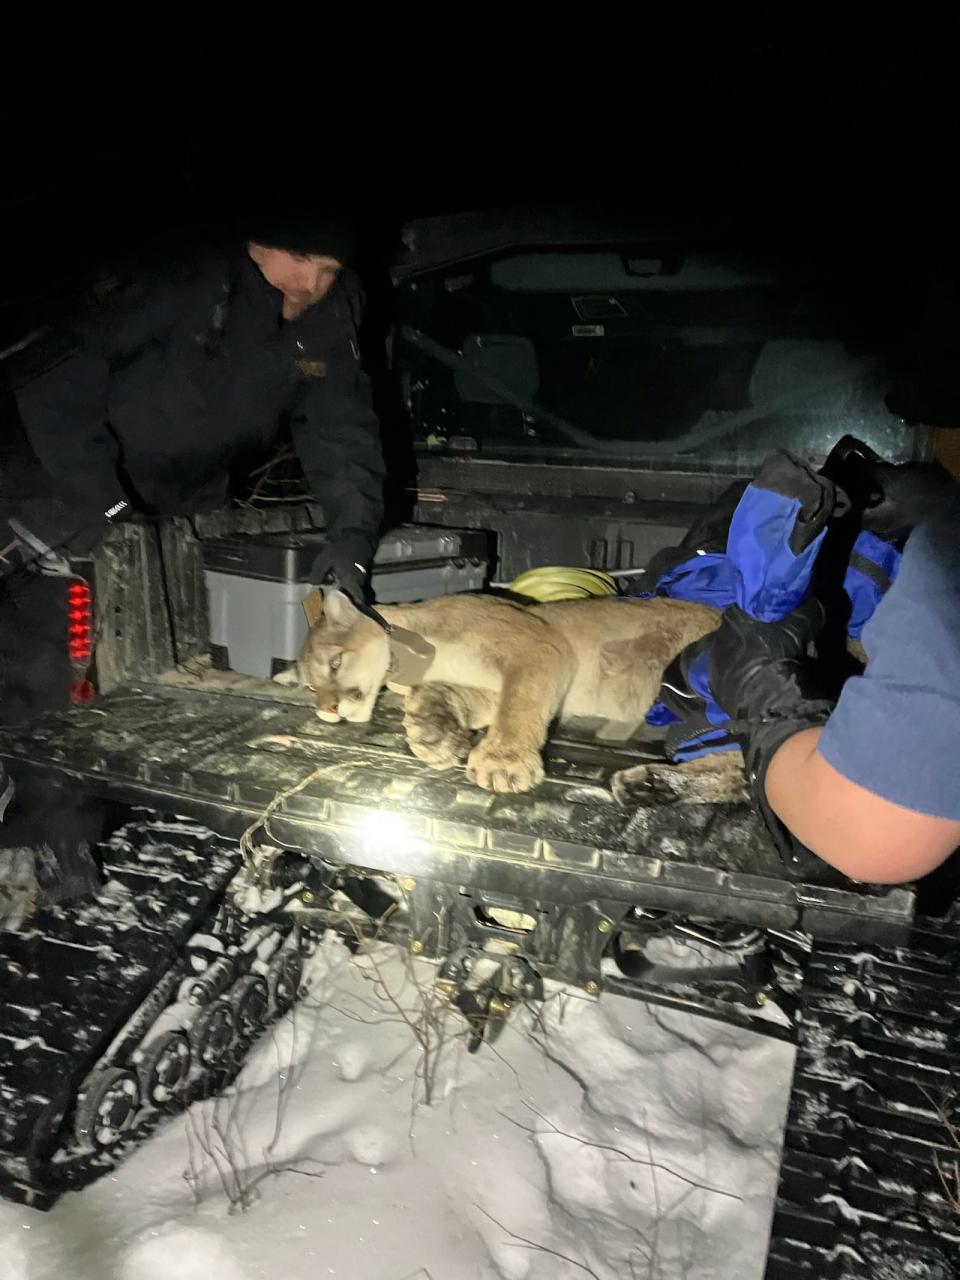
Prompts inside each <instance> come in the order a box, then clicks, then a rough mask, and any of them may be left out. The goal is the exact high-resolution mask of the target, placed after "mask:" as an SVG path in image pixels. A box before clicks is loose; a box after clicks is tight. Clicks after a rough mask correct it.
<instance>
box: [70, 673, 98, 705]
mask: <svg viewBox="0 0 960 1280" xmlns="http://www.w3.org/2000/svg"><path fill="white" fill-rule="evenodd" d="M95 696H96V695H95V691H94V688H93V685H92V684H91V683H90V681H89V680H72V681H71V682H70V701H71V702H72V703H73V705H74V706H75V707H85V706H86V705H87V704H88V703H90V702H92V701H93V699H94V697H95Z"/></svg>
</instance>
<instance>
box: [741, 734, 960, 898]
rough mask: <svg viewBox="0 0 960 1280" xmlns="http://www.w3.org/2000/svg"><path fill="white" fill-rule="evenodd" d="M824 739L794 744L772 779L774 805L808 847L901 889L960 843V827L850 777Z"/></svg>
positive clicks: (773, 765) (847, 869)
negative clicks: (832, 760) (828, 756)
mask: <svg viewBox="0 0 960 1280" xmlns="http://www.w3.org/2000/svg"><path fill="white" fill-rule="evenodd" d="M820 734H821V730H820V729H806V730H804V731H803V732H801V733H797V734H795V735H794V736H793V737H792V738H789V739H788V740H787V741H786V742H785V743H784V744H783V746H782V747H781V748H780V749H779V751H777V753H776V755H775V756H774V757H773V759H772V760H771V762H770V767H769V769H768V771H767V777H766V796H767V800H768V801H769V803H770V805H771V807H772V808H773V810H774V812H775V813H776V814H777V816H778V817H779V818H780V820H781V821H782V822H783V823H784V824H785V825H786V826H787V827H788V828H789V829H790V831H791V832H792V833H793V834H794V835H795V836H796V837H797V839H798V840H800V841H801V842H802V843H803V844H805V845H806V846H807V848H808V849H812V850H813V852H814V853H816V854H817V855H818V856H819V857H821V858H823V859H824V861H825V862H829V863H831V864H832V865H833V866H835V867H837V868H838V870H840V871H842V872H844V873H845V874H846V875H849V876H851V877H853V878H854V879H856V880H864V881H869V882H871V883H874V884H898V883H903V882H905V881H908V880H915V879H917V877H919V876H923V875H926V874H927V873H928V872H929V871H932V870H934V868H935V867H938V866H939V865H940V863H942V862H943V861H945V860H946V858H948V857H949V856H950V854H951V853H952V852H953V850H954V849H955V848H956V847H957V846H958V845H960V822H955V821H951V820H950V819H946V818H935V817H931V816H930V815H929V814H923V813H915V812H914V811H913V810H911V809H904V808H903V807H902V806H900V805H897V804H893V803H892V802H891V801H889V800H885V799H884V798H883V797H882V796H878V795H875V794H874V793H873V792H871V791H868V790H866V788H864V787H861V786H858V785H857V783H855V782H851V781H850V780H849V778H845V777H844V776H843V774H842V773H839V772H838V771H837V770H836V769H834V768H833V766H832V765H831V764H829V763H828V762H827V761H826V760H825V759H824V758H823V756H822V755H821V754H820V753H819V751H818V750H817V744H818V742H819V740H820Z"/></svg>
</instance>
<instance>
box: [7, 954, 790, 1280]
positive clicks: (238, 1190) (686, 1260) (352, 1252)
mask: <svg viewBox="0 0 960 1280" xmlns="http://www.w3.org/2000/svg"><path fill="white" fill-rule="evenodd" d="M431 978H432V969H431V968H430V966H428V965H425V964H424V965H419V964H418V965H417V966H416V967H414V966H413V965H412V964H411V962H409V961H407V960H405V959H404V958H403V957H402V956H401V955H400V953H399V952H398V951H397V950H396V949H394V948H390V947H386V946H383V947H378V948H377V949H375V950H374V951H373V952H372V953H371V955H370V956H367V957H363V958H353V957H351V956H350V955H349V953H348V952H347V950H346V949H345V948H344V947H343V946H342V945H341V944H340V943H338V942H336V941H335V940H332V939H330V940H328V941H327V942H325V943H324V945H323V946H322V947H321V948H320V950H319V951H318V953H317V955H316V956H315V957H314V959H313V961H312V962H311V969H310V979H311V991H310V995H309V996H308V997H307V998H306V999H305V1000H304V1001H302V1002H301V1003H300V1004H299V1005H298V1006H297V1008H296V1009H295V1010H294V1011H293V1013H292V1014H291V1015H288V1017H287V1018H286V1019H285V1020H284V1021H283V1022H281V1023H280V1024H278V1025H277V1026H276V1027H274V1028H273V1029H272V1030H271V1032H270V1033H268V1034H267V1035H266V1036H265V1037H264V1039H263V1040H262V1042H261V1043H260V1044H259V1045H258V1047H257V1048H256V1050H255V1051H254V1053H253V1054H252V1055H251V1057H250V1059H249V1061H248V1063H247V1065H246V1067H245V1069H244V1071H243V1073H242V1075H241V1077H240V1079H239V1081H238V1082H237V1086H236V1089H235V1090H234V1091H232V1092H231V1094H230V1095H229V1096H228V1097H226V1098H224V1099H221V1100H220V1101H219V1102H218V1103H216V1104H213V1103H212V1102H211V1103H205V1104H196V1105H195V1106H194V1107H193V1108H192V1109H191V1111H190V1113H189V1115H188V1116H186V1117H184V1116H179V1117H176V1118H175V1119H173V1120H171V1121H170V1122H169V1123H167V1124H166V1126H165V1127H164V1128H162V1129H161V1130H159V1131H158V1132H157V1133H156V1134H155V1135H154V1136H153V1137H152V1138H151V1139H150V1140H149V1141H148V1142H147V1143H146V1144H145V1145H144V1146H143V1147H142V1148H141V1149H140V1150H139V1151H138V1152H136V1153H135V1154H134V1155H133V1156H131V1157H130V1159H129V1160H127V1161H126V1163H124V1164H123V1165H122V1166H121V1167H120V1168H119V1169H118V1170H117V1171H116V1172H115V1173H114V1174H113V1175H112V1176H108V1177H106V1178H104V1179H102V1180H101V1181H100V1182H98V1183H96V1184H94V1185H93V1186H92V1187H89V1188H87V1190H85V1191H83V1192H82V1193H78V1194H71V1195H68V1196H66V1197H64V1199H62V1200H61V1201H60V1202H59V1203H58V1204H57V1205H56V1207H55V1208H54V1209H53V1210H51V1211H50V1212H49V1213H46V1214H42V1213H39V1212H36V1211H34V1210H30V1209H24V1208H21V1207H19V1206H14V1205H9V1204H5V1203H2V1204H0V1280H53V1278H54V1277H56V1278H57V1280H259V1278H261V1277H269V1278H270V1280H272V1278H273V1277H278V1278H281V1277H282V1280H325V1278H326V1277H331V1276H332V1277H339V1278H340V1280H461V1278H463V1280H474V1278H476V1280H501V1278H503V1280H543V1278H546V1277H550V1280H566V1278H567V1277H570V1278H571V1280H582V1278H583V1277H584V1276H595V1277H598V1278H599V1280H622V1278H626V1280H631V1278H632V1277H636V1278H637V1280H761V1277H762V1275H763V1270H764V1260H765V1257H766V1250H767V1237H768V1232H769V1221H770V1214H771V1209H772V1203H773V1197H774V1193H775V1189H776V1181H777V1164H778V1159H779V1147H780V1139H781V1130H782V1124H783V1118H784V1110H785V1106H786V1099H787V1094H788V1090H789V1081H790V1072H791V1068H792V1056H793V1054H792V1050H791V1049H790V1048H789V1047H788V1046H786V1045H783V1044H781V1043H779V1042H776V1041H773V1040H766V1039H763V1038H761V1037H758V1036H755V1035H751V1034H750V1033H747V1032H742V1031H738V1030H736V1029H733V1028H730V1027H726V1026H723V1025H721V1024H716V1023H710V1022H707V1021H705V1020H702V1019H695V1018H692V1017H690V1016H688V1015H684V1014H679V1013H675V1012H673V1011H667V1010H662V1009H653V1008H649V1007H647V1006H644V1005H641V1004H639V1003H637V1002H634V1001H629V1000H626V999H623V998H620V997H612V998H604V999H603V1000H602V1001H601V1002H599V1003H597V1002H592V1001H589V1000H586V999H581V998H579V997H577V996H571V995H562V994H556V993H555V994H553V995H551V996H550V998H549V999H548V1000H547V1002H546V1004H545V1005H544V1007H543V1009H542V1011H541V1013H540V1014H539V1015H536V1014H533V1013H531V1012H529V1011H521V1012H520V1013H519V1014H517V1015H514V1020H512V1021H511V1022H509V1023H508V1024H507V1026H506V1028H505V1029H504V1031H503V1033H502V1034H501V1036H500V1038H499V1040H498V1041H497V1042H496V1043H495V1045H494V1046H492V1047H488V1046H484V1047H482V1048H481V1049H480V1051H479V1052H478V1053H476V1054H468V1053H467V1052H466V1046H465V1043H464V1040H463V1037H462V1026H463V1024H462V1023H461V1022H459V1021H458V1020H456V1019H454V1018H453V1017H452V1016H449V1015H448V1016H447V1018H446V1019H444V1017H443V1016H442V1014H441V1013H440V1011H439V1006H438V1004H437V1002H436V1000H435V998H434V997H432V996H430V995H429V994H426V995H424V993H425V992H426V993H429V991H430V980H431ZM387 991H389V993H390V995H387V994H386V992H387ZM401 1011H402V1012H401ZM441 1036H442V1037H444V1040H445V1042H444V1043H443V1044H442V1045H438V1038H439V1037H441ZM424 1046H426V1050H427V1052H426V1053H425V1052H424ZM438 1049H439V1051H438ZM426 1084H429V1085H430V1087H431V1092H432V1101H431V1103H430V1105H429V1106H427V1105H424V1104H423V1101H422V1099H423V1091H424V1087H425V1085H426ZM415 1102H416V1105H414V1103H415ZM211 1157H213V1158H211ZM231 1202H233V1203H231ZM244 1205H245V1206H246V1207H243V1206H244Z"/></svg>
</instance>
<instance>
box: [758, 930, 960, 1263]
mask: <svg viewBox="0 0 960 1280" xmlns="http://www.w3.org/2000/svg"><path fill="white" fill-rule="evenodd" d="M958 961H960V928H958V924H957V923H956V922H955V923H954V924H953V925H952V926H944V925H940V924H935V923H933V922H924V924H923V925H921V926H920V927H918V928H917V929H916V930H915V932H914V935H913V938H912V940H911V945H910V946H909V947H904V948H898V949H897V950H895V951H886V950H878V949H873V948H871V949H870V950H864V949H863V948H856V947H853V946H849V945H839V944H829V943H819V944H817V945H816V946H815V947H814V950H813V954H812V956H811V959H810V963H809V967H808V969H807V972H806V980H805V983H804V986H803V993H802V998H801V1010H802V1013H801V1017H802V1021H801V1026H800V1032H799V1044H798V1049H797V1063H796V1072H795V1076H794V1084H793V1091H792V1094H791V1098H790V1108H789V1115H788V1119H787V1128H786V1136H785V1142H784V1152H783V1161H782V1165H781V1175H780V1191H779V1198H778V1203H777V1208H776V1213H775V1216H774V1221H773V1232H772V1240H771V1246H770V1254H769V1261H768V1265H767V1271H766V1280H813V1278H814V1277H816V1278H817V1280H841V1278H842V1280H948V1278H950V1280H952V1278H953V1277H955V1276H958V1275H960V1204H951V1203H950V1200H949V1197H948V1195H947V1193H946V1190H945V1185H949V1183H950V1182H951V1181H952V1182H953V1187H954V1195H958V1194H960V1184H958V1182H957V1181H956V1170H957V1165H958V1162H960V1151H958V1150H957V1143H956V1141H955V1140H954V1139H953V1138H951V1135H950V1131H949V1127H948V1126H949V1125H952V1126H953V1131H954V1134H956V1133H958V1132H960V1094H958V1078H957V1074H956V1073H957V1068H958V1065H960V1062H958V1059H960V1054H958V1049H960V1039H958V1029H960V964H958Z"/></svg>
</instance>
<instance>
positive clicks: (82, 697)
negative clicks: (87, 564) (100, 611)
mask: <svg viewBox="0 0 960 1280" xmlns="http://www.w3.org/2000/svg"><path fill="white" fill-rule="evenodd" d="M67 653H68V654H69V657H70V662H71V664H72V665H73V666H74V667H82V668H86V667H88V666H89V665H90V659H91V658H92V657H93V593H92V592H91V590H90V588H89V587H88V586H87V584H86V583H85V582H84V581H83V580H82V579H80V578H77V579H75V580H74V581H73V582H71V583H70V585H69V586H68V587H67ZM93 697H94V688H93V685H92V684H91V683H90V681H89V680H86V679H82V678H77V679H75V680H74V681H73V682H72V684H71V685H70V701H71V702H72V703H74V705H78V706H79V705H82V704H85V703H87V702H90V701H92V699H93Z"/></svg>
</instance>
